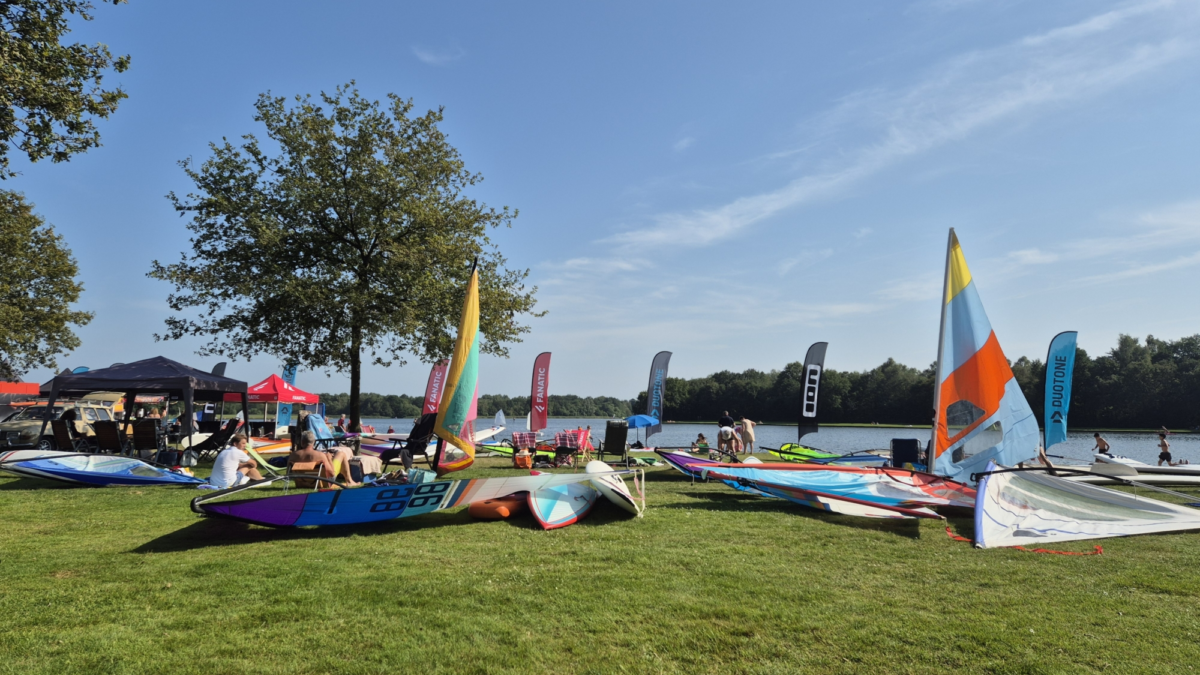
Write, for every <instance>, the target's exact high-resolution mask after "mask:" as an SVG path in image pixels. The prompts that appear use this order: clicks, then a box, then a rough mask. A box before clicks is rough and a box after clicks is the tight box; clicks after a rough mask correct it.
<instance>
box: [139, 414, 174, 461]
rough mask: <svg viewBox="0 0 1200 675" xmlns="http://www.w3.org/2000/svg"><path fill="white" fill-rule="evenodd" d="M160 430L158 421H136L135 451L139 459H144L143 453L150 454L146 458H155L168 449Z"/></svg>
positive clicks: (148, 419) (150, 419)
mask: <svg viewBox="0 0 1200 675" xmlns="http://www.w3.org/2000/svg"><path fill="white" fill-rule="evenodd" d="M160 429H161V427H160V426H159V424H158V420H156V419H153V418H146V419H140V420H134V422H133V451H134V452H136V453H137V454H138V457H142V456H143V455H142V453H143V452H148V453H149V455H146V456H149V457H154V456H157V455H158V453H160V452H162V451H163V450H166V449H167V444H166V442H165V440H164V439H163V436H162V433H161V431H160Z"/></svg>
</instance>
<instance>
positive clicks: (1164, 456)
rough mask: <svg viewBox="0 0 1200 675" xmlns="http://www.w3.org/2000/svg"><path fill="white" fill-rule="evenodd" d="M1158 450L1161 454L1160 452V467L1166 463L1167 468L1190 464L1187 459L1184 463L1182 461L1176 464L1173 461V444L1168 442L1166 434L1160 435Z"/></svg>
mask: <svg viewBox="0 0 1200 675" xmlns="http://www.w3.org/2000/svg"><path fill="white" fill-rule="evenodd" d="M1158 450H1159V452H1158V465H1159V466H1162V464H1163V462H1166V463H1167V466H1179V465H1180V464H1187V463H1188V461H1187V460H1186V459H1185V460H1183V461H1180V462H1174V461H1172V460H1171V444H1170V443H1168V442H1167V435H1166V434H1159V435H1158Z"/></svg>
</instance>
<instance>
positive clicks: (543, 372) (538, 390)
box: [529, 352, 550, 431]
mask: <svg viewBox="0 0 1200 675" xmlns="http://www.w3.org/2000/svg"><path fill="white" fill-rule="evenodd" d="M549 417H550V352H542V353H541V354H538V357H537V359H535V360H534V362H533V385H532V387H531V389H530V392H529V430H530V431H540V430H542V429H545V428H546V425H547V423H548V422H547V419H548V418H549Z"/></svg>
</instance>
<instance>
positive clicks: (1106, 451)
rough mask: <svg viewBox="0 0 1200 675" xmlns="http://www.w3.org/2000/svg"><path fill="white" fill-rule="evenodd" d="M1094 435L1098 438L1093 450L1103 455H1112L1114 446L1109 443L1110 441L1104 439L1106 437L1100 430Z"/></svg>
mask: <svg viewBox="0 0 1200 675" xmlns="http://www.w3.org/2000/svg"><path fill="white" fill-rule="evenodd" d="M1092 435H1093V436H1095V438H1096V447H1094V448H1092V450H1094V451H1096V452H1099V453H1100V454H1102V455H1109V456H1112V446H1111V445H1109V444H1108V441H1106V440H1104V437H1103V436H1101V435H1100V432H1099V431H1097V432H1096V433H1094V434H1092Z"/></svg>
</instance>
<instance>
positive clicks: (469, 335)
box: [433, 270, 480, 475]
mask: <svg viewBox="0 0 1200 675" xmlns="http://www.w3.org/2000/svg"><path fill="white" fill-rule="evenodd" d="M479 338H480V336H479V271H478V270H474V271H472V272H471V281H470V282H469V283H468V284H467V297H466V299H465V300H464V301H463V309H462V318H461V319H460V320H459V323H458V340H457V341H455V343H454V354H453V356H451V357H450V370H449V372H447V373H446V384H445V388H444V389H443V390H442V391H443V393H442V401H441V403H440V404H439V405H438V414H437V423H436V424H435V425H434V428H433V432H434V433H435V434H437V437H438V438H440V439H442V440H443V441H445V442H446V447H445V448H444V449H443V451H442V452H440V453H438V465H437V467H436V468H437V472H438V475H442V474H445V473H449V472H451V471H459V470H462V469H465V468H467V467H469V466H471V464H473V463H474V462H475V433H474V429H473V426H474V424H473V422H474V419H475V396H476V393H477V391H478V384H479Z"/></svg>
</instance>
